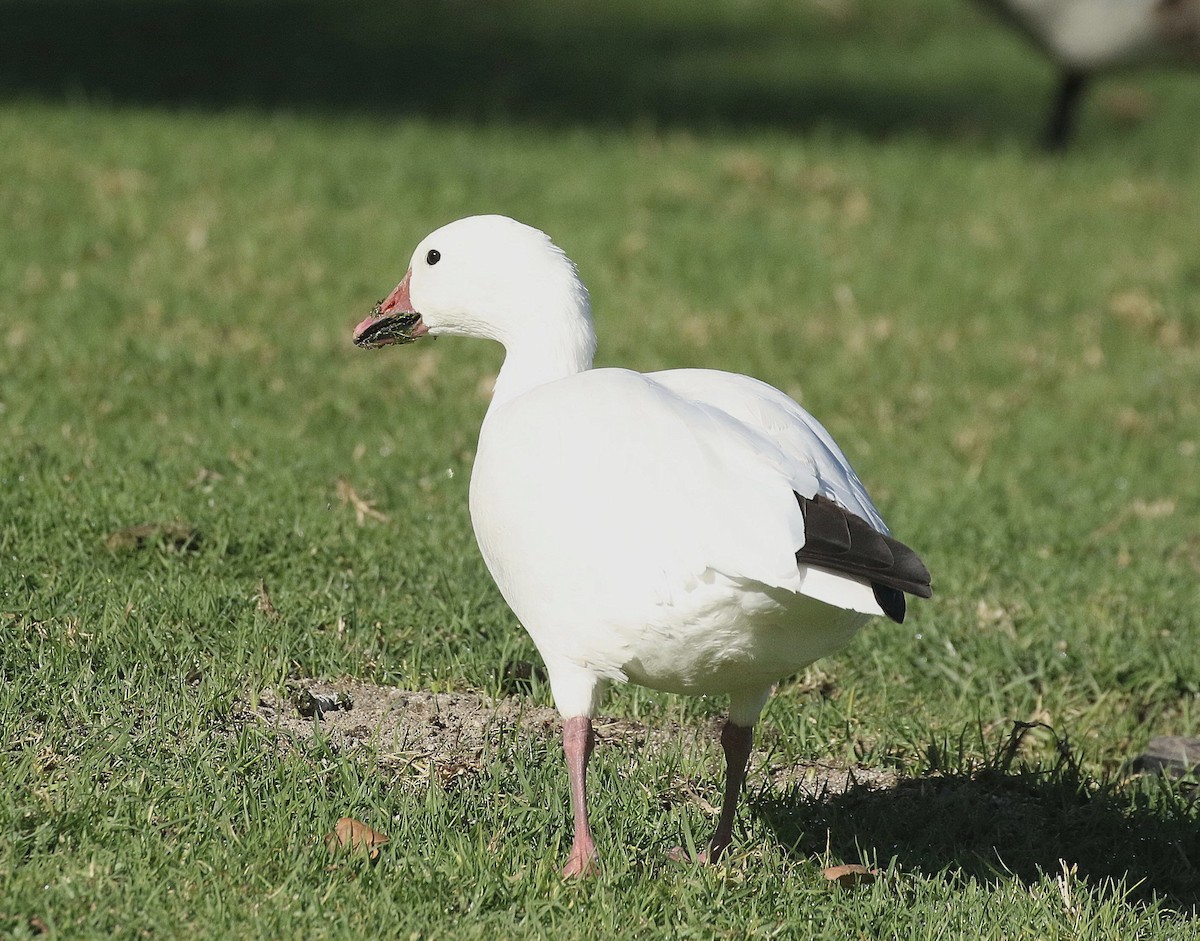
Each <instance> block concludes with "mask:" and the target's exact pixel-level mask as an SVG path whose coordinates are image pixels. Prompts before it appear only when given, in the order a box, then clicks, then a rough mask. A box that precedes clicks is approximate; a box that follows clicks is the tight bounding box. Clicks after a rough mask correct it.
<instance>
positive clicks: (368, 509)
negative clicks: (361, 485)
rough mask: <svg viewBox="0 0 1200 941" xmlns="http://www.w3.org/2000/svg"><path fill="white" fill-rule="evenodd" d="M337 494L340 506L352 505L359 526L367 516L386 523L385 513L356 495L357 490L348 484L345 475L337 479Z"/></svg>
mask: <svg viewBox="0 0 1200 941" xmlns="http://www.w3.org/2000/svg"><path fill="white" fill-rule="evenodd" d="M337 495H338V499H339V500H341V501H342V506H346V505H347V504H349V505H350V506H352V507H354V519H355V521H356V522H357V523H358V525H359V526H362V525H363V523H365V522H366V520H367V517H370V518H371V519H373V520H375V521H376V522H379V523H386V522H387V521H388V518H387V516H386V515H385V514H383V513H380V512H379V511H378V510H377V509H375V507H373V506H372V505H371V504H370V503H368V502H367V501H366V500H364V499H363V498H362V497H360V496H359V495H358V492H357V491H356V490H355V489H354V488H353V487H351V486H350V481H348V480H347V479H346V478H345V477H339V478H338V479H337Z"/></svg>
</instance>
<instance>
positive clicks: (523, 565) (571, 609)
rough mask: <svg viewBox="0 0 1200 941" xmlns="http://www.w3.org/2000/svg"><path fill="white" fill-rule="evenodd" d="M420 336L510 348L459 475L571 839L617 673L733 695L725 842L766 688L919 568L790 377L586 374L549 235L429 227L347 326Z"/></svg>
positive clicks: (892, 594) (584, 866) (559, 258)
mask: <svg viewBox="0 0 1200 941" xmlns="http://www.w3.org/2000/svg"><path fill="white" fill-rule="evenodd" d="M426 333H428V334H432V335H438V334H459V335H466V336H476V337H484V338H488V339H494V340H497V341H499V342H500V343H502V344H503V345H504V347H505V351H506V355H505V360H504V366H503V368H502V369H501V371H500V374H499V376H498V377H497V380H496V387H495V391H494V393H493V397H492V402H491V405H490V407H489V409H488V412H487V415H486V417H485V419H484V422H483V428H482V430H481V432H480V436H479V446H478V450H477V453H476V458H475V465H474V469H473V471H472V478H471V493H470V505H471V520H472V524H473V526H474V529H475V535H476V538H477V540H478V543H479V548H480V550H481V552H482V554H483V558H484V560H485V561H486V563H487V566H488V569H489V571H490V572H491V574H492V577H493V578H494V579H495V581H496V584H497V586H498V587H499V589H500V592H501V594H502V595H503V596H504V598H505V600H506V601H507V602H508V604H509V606H510V607H511V608H512V609H513V611H514V613H515V614H516V615H517V617H518V619H519V620H520V621H521V623H522V625H523V626H524V627H525V629H526V630H527V631H528V632H529V634H530V636H531V637H532V638H533V641H534V643H535V644H536V646H537V648H538V651H539V652H540V653H541V655H542V657H543V658H544V660H545V662H546V666H547V670H548V672H549V675H550V684H551V688H552V691H553V693H554V699H555V704H556V705H557V707H558V709H559V711H560V713H561V714H562V716H563V718H564V720H565V721H564V746H565V749H566V754H567V760H568V767H569V770H570V774H571V784H572V798H573V804H574V807H575V838H574V842H573V845H572V850H571V854H570V857H569V858H568V862H567V866H566V868H565V869H564V872H565V873H566V874H568V875H579V874H582V873H585V872H588V871H590V870H591V869H592V868H594V865H595V864H594V859H595V856H596V852H595V847H594V844H593V842H592V839H591V833H590V829H589V827H588V822H587V810H586V800H585V795H584V786H585V785H584V781H585V771H586V765H587V758H588V755H590V752H591V742H592V732H591V717H592V716H594V715H595V714H596V712H597V710H598V708H599V705H600V702H601V698H602V694H603V692H604V689H605V687H606V686H607V684H608V683H609V682H610V681H631V682H634V683H638V684H641V685H644V686H648V687H652V688H654V689H660V690H666V691H670V692H678V693H691V694H723V695H728V696H729V697H730V719H729V722H728V723H727V725H726V729H725V732H724V733H723V736H722V742H723V744H724V746H725V751H726V757H727V761H728V764H729V774H728V777H727V785H726V801H725V805H724V808H723V810H722V817H721V821H720V823H719V824H718V828H717V833H716V835H715V836H714V837H713V840H712V841H711V843H710V845H709V849H708V851H706V854H704V855H705V858H706V859H709V860H715V859H716V858H717V857H719V855H720V854H721V852H722V851H723V850H724V848H725V846H726V845H728V843H729V840H730V838H731V833H732V827H733V813H734V807H735V805H736V801H737V795H738V791H739V789H740V786H741V780H742V776H743V773H744V770H745V765H746V760H747V758H748V756H749V749H750V741H751V729H752V727H753V725H754V722H755V721H756V720H757V718H758V715H759V713H760V712H761V711H762V708H763V706H764V704H765V703H766V701H767V698H768V696H769V695H770V691H771V688H772V685H773V684H774V683H775V682H777V681H778V680H779V679H781V678H782V677H785V676H787V675H788V674H790V673H792V672H794V671H795V670H797V669H799V668H800V667H802V666H804V665H805V664H808V663H811V662H812V661H813V660H816V659H817V658H819V657H822V656H825V655H826V654H829V653H831V652H833V651H835V650H837V649H838V648H840V647H841V646H843V645H844V644H846V643H847V642H848V641H849V640H850V638H851V637H853V635H854V634H855V632H856V631H857V630H858V629H859V628H860V627H861V626H862V625H863V623H864V622H865V621H866V620H867V619H868V618H869V617H870V616H871V615H880V614H885V613H886V614H887V615H889V616H890V617H892V618H894V619H896V620H900V619H901V618H902V617H903V614H904V600H903V594H902V592H912V593H916V594H918V595H921V596H923V597H928V596H929V573H928V572H927V571H926V570H925V568H924V565H923V564H922V563H921V562H920V560H919V559H918V558H917V557H916V555H915V553H913V552H912V550H910V549H908V548H907V547H906V546H903V545H902V544H900V543H898V542H896V541H895V540H892V539H890V538H889V537H888V536H887V535H886V533H887V528H886V527H885V526H884V524H883V521H882V519H880V517H879V513H878V512H877V511H876V509H875V507H874V505H873V504H872V503H871V500H870V498H869V497H868V496H867V493H866V490H865V489H864V487H863V485H862V483H861V481H859V479H858V477H857V476H856V475H855V473H854V471H853V469H852V468H851V467H850V465H849V463H848V461H847V460H846V457H845V455H844V454H843V453H842V451H841V449H839V448H838V446H837V445H836V444H835V443H834V441H833V439H832V437H830V435H829V433H828V432H827V431H826V430H825V429H824V428H823V427H822V426H821V425H820V423H818V422H817V421H816V419H814V418H813V417H812V416H811V415H809V414H808V413H807V412H806V411H804V409H802V408H801V407H800V406H799V405H797V404H796V403H795V402H793V401H792V400H791V399H789V398H788V397H787V396H786V395H784V394H783V393H782V392H780V391H778V390H777V389H774V388H772V387H771V386H768V385H766V384H765V383H762V382H759V381H758V380H755V379H751V378H749V377H747V376H740V375H734V374H730V373H724V372H717V371H712V370H702V369H683V370H670V371H666V372H658V373H651V374H645V375H644V374H641V373H636V372H632V371H629V370H625V369H592V368H591V366H592V355H593V351H594V349H595V334H594V333H593V331H592V325H591V316H590V306H589V301H588V295H587V291H586V290H585V289H584V287H583V285H582V283H581V282H580V281H579V278H578V276H577V274H576V272H575V268H574V266H573V265H572V264H571V263H570V261H569V260H568V259H567V258H566V257H565V256H564V255H563V254H562V252H561V251H559V250H558V249H557V248H556V247H555V246H554V245H553V244H552V243H551V242H550V240H549V239H548V238H547V237H546V236H545V235H544V234H543V233H541V232H539V231H537V230H536V229H532V228H530V227H528V226H525V225H522V224H520V223H518V222H514V221H513V220H511V219H507V218H504V217H501V216H474V217H470V218H468V219H462V220H459V221H458V222H454V223H451V224H450V225H448V226H444V227H443V228H441V229H439V230H437V231H436V232H434V233H433V234H432V235H430V236H428V237H427V238H426V239H425V240H423V241H422V242H421V244H420V245H419V246H418V247H417V249H416V251H415V252H414V253H413V257H412V262H411V264H410V267H409V270H408V272H407V273H406V274H405V276H404V278H403V279H402V280H401V282H400V284H398V285H397V287H396V288H395V290H394V291H392V293H391V295H389V297H388V298H387V299H386V300H384V301H381V302H380V303H379V304H378V305H377V306H376V309H375V311H374V312H373V314H372V316H371V317H368V318H367V319H365V320H364V321H363V322H362V323H360V324H359V325H358V327H357V328H356V330H355V342H356V343H358V344H359V345H361V346H381V345H385V344H388V343H394V342H408V341H410V340H413V339H416V338H418V337H420V336H423V335H425V334H426Z"/></svg>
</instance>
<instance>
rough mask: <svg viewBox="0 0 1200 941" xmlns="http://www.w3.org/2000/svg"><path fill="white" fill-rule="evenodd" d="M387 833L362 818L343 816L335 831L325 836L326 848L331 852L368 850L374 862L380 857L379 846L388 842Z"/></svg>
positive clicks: (368, 854)
mask: <svg viewBox="0 0 1200 941" xmlns="http://www.w3.org/2000/svg"><path fill="white" fill-rule="evenodd" d="M389 839H390V837H389V836H388V835H387V834H386V833H380V832H379V831H378V830H373V829H371V828H370V827H368V826H367V825H366V824H365V823H363V822H362V821H361V820H355V819H354V818H353V817H341V818H339V819H338V822H337V826H335V827H334V828H333V832H332V833H330V834H328V835H327V836H326V837H325V848H326V849H328V850H329V852H330V854H332V855H335V856H336V855H337V854H339V853H353V852H356V851H358V850H366V852H367V857H368V858H369V859H370V860H371V862H374V861H375V860H377V859H378V858H379V848H380V847H381V846H383V845H384V844H385V843H387V842H388V840H389Z"/></svg>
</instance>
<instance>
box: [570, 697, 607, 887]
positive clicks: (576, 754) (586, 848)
mask: <svg viewBox="0 0 1200 941" xmlns="http://www.w3.org/2000/svg"><path fill="white" fill-rule="evenodd" d="M595 743H596V737H595V735H594V733H593V732H592V720H591V719H589V718H588V717H587V716H575V717H573V718H570V719H566V720H565V721H564V722H563V753H564V754H565V755H566V758H567V777H568V778H569V779H570V781H571V809H572V811H573V813H574V815H575V839H574V840H573V841H572V843H571V855H569V856H568V857H567V864H566V865H565V866H563V871H562V874H563V878H564V879H573V878H576V877H578V876H589V875H593V874H595V873H596V872H597V871H598V870H599V866H597V865H596V855H597V854H596V844H595V843H593V842H592V830H591V827H589V826H588V813H587V766H588V759H589V758H591V757H592V747H593V746H594V745H595Z"/></svg>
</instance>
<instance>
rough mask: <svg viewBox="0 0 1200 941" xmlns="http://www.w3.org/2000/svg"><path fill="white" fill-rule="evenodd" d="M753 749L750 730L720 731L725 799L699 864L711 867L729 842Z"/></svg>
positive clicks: (742, 727)
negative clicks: (723, 763) (723, 755)
mask: <svg viewBox="0 0 1200 941" xmlns="http://www.w3.org/2000/svg"><path fill="white" fill-rule="evenodd" d="M753 745H754V728H753V727H752V726H747V725H734V724H733V723H732V722H730V721H726V723H725V728H723V729H721V747H722V748H723V749H725V798H724V799H723V800H722V801H721V818H720V819H719V820H718V821H717V830H716V832H715V833H714V834H713V837H712V839H711V840H709V841H708V852H707V853H702V854H701V862H706V863H715V862H718V861H719V860H720V859H721V854H722V853H724V852H725V850H726V849H728V847H729V844H730V843H732V842H733V821H734V818H735V817H736V816H737V805H738V798H739V797H740V796H741V794H742V784H743V783H744V782H745V780H746V765H747V764H749V762H750V749H751V748H752V747H753Z"/></svg>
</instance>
